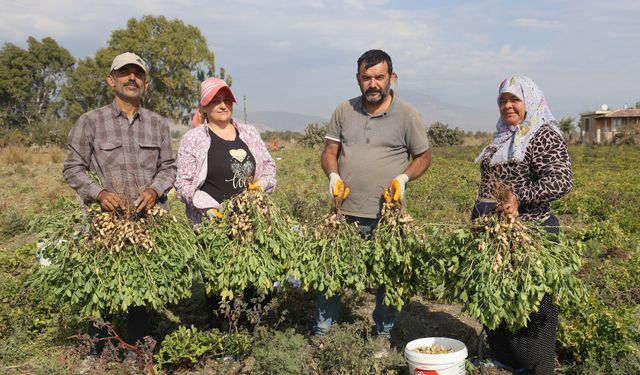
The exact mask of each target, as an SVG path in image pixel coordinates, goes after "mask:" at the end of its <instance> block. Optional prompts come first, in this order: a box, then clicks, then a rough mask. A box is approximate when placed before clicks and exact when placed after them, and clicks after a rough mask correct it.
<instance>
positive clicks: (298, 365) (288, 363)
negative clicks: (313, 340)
mask: <svg viewBox="0 0 640 375" xmlns="http://www.w3.org/2000/svg"><path fill="white" fill-rule="evenodd" d="M261 341H262V343H261V344H260V345H257V346H256V347H255V348H254V350H253V356H254V357H255V359H256V373H259V374H274V375H277V374H305V373H311V371H309V370H310V368H309V365H310V363H311V360H312V357H311V352H310V351H308V350H305V348H306V347H307V340H306V338H305V337H304V336H303V335H301V334H299V333H296V332H295V330H293V329H289V330H287V331H286V332H277V331H276V332H275V335H274V336H269V337H266V338H265V339H263V340H261Z"/></svg>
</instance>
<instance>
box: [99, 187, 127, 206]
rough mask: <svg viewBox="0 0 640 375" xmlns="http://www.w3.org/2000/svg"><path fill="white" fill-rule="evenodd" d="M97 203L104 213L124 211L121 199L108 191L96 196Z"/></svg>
mask: <svg viewBox="0 0 640 375" xmlns="http://www.w3.org/2000/svg"><path fill="white" fill-rule="evenodd" d="M98 202H100V206H102V209H103V210H106V211H115V210H124V202H123V201H122V198H120V196H119V195H118V194H116V193H113V192H111V191H108V190H102V191H101V192H100V194H98Z"/></svg>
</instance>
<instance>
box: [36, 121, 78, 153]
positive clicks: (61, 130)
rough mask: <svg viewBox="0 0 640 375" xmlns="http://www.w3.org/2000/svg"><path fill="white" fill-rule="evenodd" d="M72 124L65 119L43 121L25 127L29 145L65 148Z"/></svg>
mask: <svg viewBox="0 0 640 375" xmlns="http://www.w3.org/2000/svg"><path fill="white" fill-rule="evenodd" d="M72 127H73V123H72V122H71V121H69V120H66V119H44V120H42V121H38V122H35V123H33V124H31V125H29V126H28V127H27V132H28V133H29V139H30V142H31V144H36V145H58V146H63V147H64V146H65V145H66V144H67V138H68V136H69V131H70V130H71V128H72Z"/></svg>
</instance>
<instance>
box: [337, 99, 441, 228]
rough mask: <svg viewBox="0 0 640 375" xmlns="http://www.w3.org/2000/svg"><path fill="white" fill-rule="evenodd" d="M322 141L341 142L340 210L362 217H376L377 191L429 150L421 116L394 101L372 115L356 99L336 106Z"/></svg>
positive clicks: (379, 192) (379, 194) (339, 159)
mask: <svg viewBox="0 0 640 375" xmlns="http://www.w3.org/2000/svg"><path fill="white" fill-rule="evenodd" d="M325 138H326V139H331V140H334V141H337V142H340V143H341V147H340V154H339V155H338V173H339V174H340V177H342V179H343V180H344V183H345V186H346V187H349V188H350V189H351V193H350V194H349V198H347V199H346V200H345V202H344V204H343V205H342V210H341V211H342V213H344V214H346V215H351V216H357V217H365V218H376V217H377V216H378V212H379V211H380V207H381V199H382V191H383V190H384V189H385V188H386V187H388V186H389V185H390V184H391V180H393V178H394V177H396V176H398V175H399V174H401V173H403V172H404V171H405V169H407V167H408V166H409V164H410V162H411V160H410V157H411V156H412V155H417V154H421V153H423V152H425V151H426V150H428V149H429V141H428V140H427V130H426V127H425V124H424V122H423V120H422V116H420V113H418V111H416V110H415V109H413V107H411V106H410V105H408V104H406V103H404V102H403V101H401V100H399V99H398V98H397V97H394V99H393V101H392V102H391V105H390V106H389V108H388V109H387V111H386V112H385V113H383V114H380V115H375V116H372V115H370V114H369V113H367V111H366V107H364V105H363V101H362V96H359V97H357V98H353V99H350V100H346V101H344V102H342V103H341V104H340V105H339V106H338V108H336V110H335V112H334V113H333V116H331V120H330V121H329V125H328V129H327V135H326V136H325Z"/></svg>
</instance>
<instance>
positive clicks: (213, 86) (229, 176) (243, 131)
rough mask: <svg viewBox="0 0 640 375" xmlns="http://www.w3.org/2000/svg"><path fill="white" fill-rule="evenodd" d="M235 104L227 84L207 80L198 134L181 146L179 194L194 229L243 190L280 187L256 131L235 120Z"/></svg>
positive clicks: (184, 139) (195, 120)
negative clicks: (225, 201)
mask: <svg viewBox="0 0 640 375" xmlns="http://www.w3.org/2000/svg"><path fill="white" fill-rule="evenodd" d="M234 103H236V98H235V97H234V96H233V92H231V88H229V86H228V85H227V83H226V82H225V81H223V80H221V79H219V78H213V77H212V78H208V79H206V80H205V81H204V82H202V84H201V85H200V105H199V107H198V109H197V110H196V113H195V114H194V116H193V125H194V129H191V130H189V131H188V132H187V133H185V135H184V136H183V137H182V140H181V141H180V149H179V150H178V159H177V164H178V172H177V176H176V182H175V188H176V192H177V196H178V199H180V200H181V201H183V202H184V203H185V204H186V210H187V217H188V218H189V219H190V220H191V222H192V223H193V224H194V225H198V224H200V222H202V219H203V217H204V216H205V215H207V214H209V215H211V214H213V212H214V210H218V209H220V207H221V204H222V202H224V200H225V199H228V198H230V197H232V196H234V195H236V194H239V193H241V192H243V191H244V190H245V189H247V188H249V189H262V190H264V191H266V192H267V193H270V192H272V191H273V190H274V189H275V187H276V167H275V163H274V162H273V159H272V158H271V155H269V151H268V150H267V147H266V146H265V144H264V142H263V141H262V139H261V138H260V133H259V132H258V130H257V129H256V128H255V127H253V126H251V125H248V124H242V123H238V122H236V121H235V120H234V119H233V118H232V113H233V104H234Z"/></svg>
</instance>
